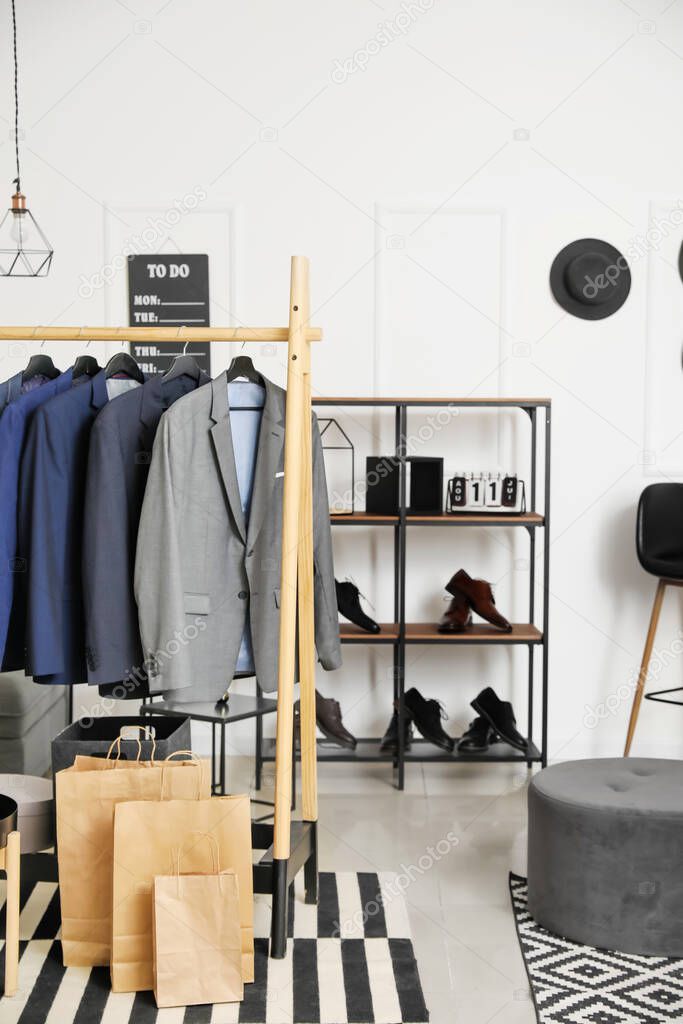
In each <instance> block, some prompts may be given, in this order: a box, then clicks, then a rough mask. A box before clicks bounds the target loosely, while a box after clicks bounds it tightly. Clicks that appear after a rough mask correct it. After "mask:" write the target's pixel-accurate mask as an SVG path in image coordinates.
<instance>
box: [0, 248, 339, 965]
mask: <svg viewBox="0 0 683 1024" xmlns="http://www.w3.org/2000/svg"><path fill="white" fill-rule="evenodd" d="M309 311H310V293H309V262H308V259H307V258H306V257H305V256H293V257H292V267H291V282H290V310H289V326H288V327H177V328H171V329H168V328H165V327H54V326H47V327H17V326H4V327H3V326H0V341H27V342H31V341H64V342H70V343H71V344H74V343H76V342H78V341H88V342H90V341H118V342H126V341H130V342H132V341H166V342H174V341H200V342H207V343H210V342H262V343H278V342H279V343H285V342H286V343H287V404H286V424H285V472H284V497H283V510H282V572H281V582H280V594H281V607H280V638H279V639H280V645H279V666H278V697H277V735H276V749H275V814H274V825H273V828H272V847H271V850H272V858H271V851H267V853H266V855H265V857H264V858H263V859H262V861H261V862H260V863H259V865H257V866H256V867H255V871H256V870H257V869H258V870H259V872H262V873H263V877H264V878H267V880H268V881H267V885H268V889H269V890H270V891H271V892H272V896H273V909H272V925H271V949H270V953H271V956H273V957H277V958H281V957H284V956H285V953H286V946H287V890H288V886H289V885H290V883H291V882H293V880H294V875H295V874H296V872H297V870H298V869H299V867H301V866H302V865H303V867H304V876H305V879H304V880H305V889H306V901H307V902H310V903H314V902H316V900H317V836H316V822H317V817H318V794H317V770H316V753H317V748H316V725H315V647H314V614H313V598H314V583H313V512H312V505H313V496H312V432H311V352H310V343H311V342H316V341H321V340H322V331H321V329H320V328H318V327H309V326H308V317H309ZM297 609H298V624H297ZM297 630H298V633H297ZM297 636H298V647H299V676H300V680H301V715H300V720H301V759H302V788H303V819H304V820H303V823H302V824H301V825H299V831H298V832H297V839H296V849H295V852H294V855H293V856H292V858H291V860H290V854H292V820H291V797H292V790H293V783H292V768H293V766H294V763H295V762H294V754H293V739H294V673H295V657H296V649H297ZM255 827H256V828H257V829H261V830H263V829H264V828H265V826H258V825H257V826H255ZM306 830H307V831H306ZM259 877H261V875H259ZM258 891H264V890H263V889H260V890H258Z"/></svg>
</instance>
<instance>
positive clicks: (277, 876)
mask: <svg viewBox="0 0 683 1024" xmlns="http://www.w3.org/2000/svg"><path fill="white" fill-rule="evenodd" d="M308 287H309V277H308V260H307V259H306V258H305V257H303V256H293V257H292V279H291V287H290V304H289V346H288V351H287V406H286V412H285V463H284V466H285V469H284V472H285V477H284V496H283V509H282V576H281V582H280V648H279V651H280V654H279V663H278V688H277V733H276V739H275V816H274V830H273V914H272V929H271V955H272V956H275V957H278V958H280V957H283V956H284V955H285V949H286V944H287V931H286V929H287V914H286V909H285V908H286V907H287V889H288V885H289V882H290V881H291V879H289V877H288V860H289V855H290V852H291V796H292V764H293V750H292V745H293V732H294V668H295V653H296V629H297V578H298V564H299V538H300V531H301V526H302V523H301V510H302V508H303V506H304V504H305V503H303V502H302V500H301V488H302V483H303V472H302V470H303V458H302V455H303V450H302V449H303V445H304V443H305V442H303V441H302V439H303V436H304V432H305V426H306V422H307V420H309V421H310V413H309V414H308V416H307V415H306V409H305V406H306V379H305V378H306V368H307V366H308V365H309V363H308V360H307V353H308V352H309V349H308V342H307V338H306V333H305V332H306V316H307V310H308V306H309V301H308ZM309 500H310V498H309ZM304 514H305V513H304ZM312 568H313V567H312V565H311V571H312ZM311 574H312V572H311ZM300 582H301V587H302V590H305V591H306V593H307V594H308V593H309V591H308V581H307V580H305V579H304V577H303V575H302V578H301V581H300ZM311 585H312V581H311ZM311 610H312V609H311V608H310V606H309V605H308V602H306V607H305V608H304V618H308V617H310V615H311ZM305 636H307V634H305ZM302 639H304V638H303V637H302ZM304 644H305V639H304ZM302 696H303V695H302ZM303 705H304V701H303V700H302V707H301V715H300V718H301V732H302V736H303V735H304V733H306V734H308V733H310V728H311V723H310V722H308V721H307V722H306V724H304V714H306V716H307V718H308V717H310V715H311V701H310V699H309V698H308V691H307V693H306V700H305V705H306V706H305V708H304V706H303ZM313 730H315V720H313Z"/></svg>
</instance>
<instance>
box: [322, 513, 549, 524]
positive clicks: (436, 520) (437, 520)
mask: <svg viewBox="0 0 683 1024" xmlns="http://www.w3.org/2000/svg"><path fill="white" fill-rule="evenodd" d="M330 522H331V523H332V525H333V526H396V525H398V522H399V517H398V516H397V515H391V514H387V515H382V514H380V513H377V512H353V513H351V514H346V515H344V514H340V513H334V512H333V513H330ZM406 523H407V525H408V526H543V523H544V519H543V516H542V515H540V514H539V513H538V512H523V513H521V514H519V515H508V514H506V513H504V512H498V513H496V512H492V513H488V514H486V513H476V514H475V513H470V512H465V513H462V514H460V513H458V514H456V515H449V514H448V513H446V512H441V513H438V514H436V515H424V516H422V515H418V516H411V515H408V516H406Z"/></svg>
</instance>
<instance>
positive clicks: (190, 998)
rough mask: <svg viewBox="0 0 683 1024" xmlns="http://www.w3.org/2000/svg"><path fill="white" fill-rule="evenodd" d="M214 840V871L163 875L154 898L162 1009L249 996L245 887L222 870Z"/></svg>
mask: <svg viewBox="0 0 683 1024" xmlns="http://www.w3.org/2000/svg"><path fill="white" fill-rule="evenodd" d="M202 835H204V836H205V838H206V839H208V840H209V841H210V843H211V855H212V860H213V873H212V874H191V875H190V874H188V875H183V874H181V873H180V868H181V865H180V857H181V848H179V849H178V851H177V863H176V872H175V874H173V875H157V876H156V877H155V879H154V889H153V901H152V941H153V951H154V998H155V999H156V1002H157V1006H158V1007H159V1008H161V1007H166V1006H193V1005H195V1004H198V1003H199V1004H201V1003H231V1002H236V1001H241V1000H242V999H243V998H244V988H243V984H242V937H241V929H240V905H239V887H238V881H237V875H236V874H235V872H234V871H223V872H221V871H220V866H219V863H218V843H217V842H216V840H215V838H214V837H213V836H212V835H210V834H208V833H202Z"/></svg>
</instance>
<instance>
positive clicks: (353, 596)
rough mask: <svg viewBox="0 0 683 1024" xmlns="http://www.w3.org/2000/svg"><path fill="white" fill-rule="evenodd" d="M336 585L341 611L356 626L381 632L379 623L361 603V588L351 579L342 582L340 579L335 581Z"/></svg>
mask: <svg viewBox="0 0 683 1024" xmlns="http://www.w3.org/2000/svg"><path fill="white" fill-rule="evenodd" d="M334 585H335V587H336V588H337V608H338V609H339V613H340V614H341V615H343V616H344V618H345V619H348V620H349V622H353V623H354V624H355V625H356V626H360V628H361V629H364V630H366V632H368V633H379V632H381V630H380V627H379V626H378V625H377V623H376V622H375V620H374V619H371V618H370V616H369V615H366V614H365V612H364V611H363V609H362V608H361V604H360V596H361V595H360V590H359V589H358V587H357V586H356V584H355V583H351V582H350V580H345V581H344V582H343V583H340V582H339V580H335V581H334Z"/></svg>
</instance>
